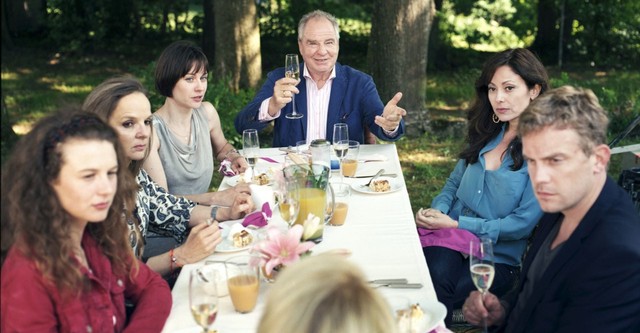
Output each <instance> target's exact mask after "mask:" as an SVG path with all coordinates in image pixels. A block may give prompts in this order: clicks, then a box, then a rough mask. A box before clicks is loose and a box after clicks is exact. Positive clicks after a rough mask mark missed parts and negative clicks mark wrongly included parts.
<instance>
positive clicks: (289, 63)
mask: <svg viewBox="0 0 640 333" xmlns="http://www.w3.org/2000/svg"><path fill="white" fill-rule="evenodd" d="M284 76H285V77H287V78H290V79H296V80H297V81H298V82H300V63H299V62H298V55H297V54H287V55H286V56H285V60H284ZM296 84H297V83H296ZM291 107H292V108H293V112H291V113H288V114H287V115H285V117H287V119H300V118H302V113H298V112H297V111H296V94H293V93H292V94H291Z"/></svg>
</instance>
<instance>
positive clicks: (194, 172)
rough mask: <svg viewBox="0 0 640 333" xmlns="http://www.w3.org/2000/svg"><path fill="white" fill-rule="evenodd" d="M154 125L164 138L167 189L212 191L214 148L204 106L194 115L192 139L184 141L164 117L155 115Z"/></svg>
mask: <svg viewBox="0 0 640 333" xmlns="http://www.w3.org/2000/svg"><path fill="white" fill-rule="evenodd" d="M153 126H154V129H155V132H156V137H157V139H158V140H160V149H159V151H158V153H159V154H160V160H161V161H162V167H163V168H164V173H165V175H166V177H167V187H168V188H167V191H168V192H169V193H171V194H176V195H187V194H198V193H204V192H208V191H209V185H210V183H211V177H212V175H213V149H212V147H211V136H210V135H209V124H208V123H207V117H206V115H205V114H204V107H202V106H201V107H200V108H198V109H194V110H193V113H192V115H191V139H190V140H189V145H185V144H183V143H182V142H181V141H179V140H178V138H177V137H175V136H174V135H173V133H171V131H170V130H169V127H168V126H167V124H166V123H165V122H164V120H162V118H160V117H158V116H156V115H154V116H153Z"/></svg>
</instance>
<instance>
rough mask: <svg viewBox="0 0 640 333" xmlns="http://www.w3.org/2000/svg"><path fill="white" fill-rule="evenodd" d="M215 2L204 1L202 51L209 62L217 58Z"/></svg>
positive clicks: (212, 0) (210, 0)
mask: <svg viewBox="0 0 640 333" xmlns="http://www.w3.org/2000/svg"><path fill="white" fill-rule="evenodd" d="M214 1H215V0H204V1H202V8H203V11H204V21H203V22H202V51H204V54H206V55H207V58H208V59H209V61H213V60H214V59H215V56H216V44H215V43H216V25H215V22H216V21H215V13H214V12H213V2H214Z"/></svg>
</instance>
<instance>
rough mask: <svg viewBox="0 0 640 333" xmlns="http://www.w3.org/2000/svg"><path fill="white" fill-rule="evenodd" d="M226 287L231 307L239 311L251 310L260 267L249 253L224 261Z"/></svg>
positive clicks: (257, 286)
mask: <svg viewBox="0 0 640 333" xmlns="http://www.w3.org/2000/svg"><path fill="white" fill-rule="evenodd" d="M224 266H225V270H226V272H227V288H228V289H229V295H230V296H231V303H233V308H234V309H235V310H236V311H237V312H240V313H248V312H251V311H253V309H254V308H255V307H256V303H257V302H258V292H259V290H260V269H259V267H258V265H257V263H256V262H255V260H251V256H250V255H239V256H234V257H231V258H229V259H227V260H226V261H225V262H224Z"/></svg>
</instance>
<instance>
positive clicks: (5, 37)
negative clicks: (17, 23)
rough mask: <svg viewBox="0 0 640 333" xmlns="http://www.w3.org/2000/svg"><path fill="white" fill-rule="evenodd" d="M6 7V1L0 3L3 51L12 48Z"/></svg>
mask: <svg viewBox="0 0 640 333" xmlns="http://www.w3.org/2000/svg"><path fill="white" fill-rule="evenodd" d="M6 5H7V1H6V0H2V1H0V7H1V9H0V10H2V13H0V15H2V48H3V49H5V48H7V49H11V48H13V38H12V37H11V33H10V32H9V25H8V24H7V7H6ZM3 112H4V111H3ZM3 115H4V114H3ZM3 121H4V120H3ZM3 124H4V123H3Z"/></svg>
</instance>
